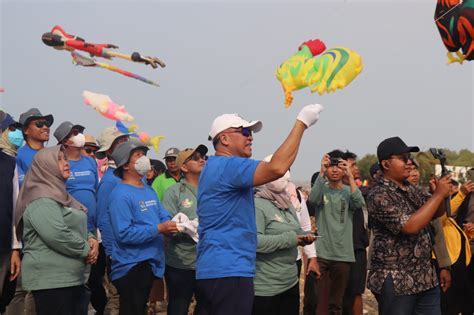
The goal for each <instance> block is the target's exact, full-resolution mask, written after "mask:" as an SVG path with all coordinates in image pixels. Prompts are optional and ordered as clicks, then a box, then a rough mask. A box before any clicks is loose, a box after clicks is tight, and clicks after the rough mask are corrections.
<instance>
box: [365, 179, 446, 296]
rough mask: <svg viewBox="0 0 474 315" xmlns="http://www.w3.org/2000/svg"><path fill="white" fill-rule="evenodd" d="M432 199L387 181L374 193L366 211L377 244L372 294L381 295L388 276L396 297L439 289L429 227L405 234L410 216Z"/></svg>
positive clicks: (372, 261)
mask: <svg viewBox="0 0 474 315" xmlns="http://www.w3.org/2000/svg"><path fill="white" fill-rule="evenodd" d="M429 197H430V195H429V194H427V193H425V192H423V191H422V190H421V189H419V188H418V187H415V186H411V185H408V186H405V187H404V188H403V189H402V188H400V187H398V186H397V185H396V184H395V183H394V182H392V181H390V180H387V179H384V178H381V179H380V180H379V181H378V182H377V183H376V184H375V185H374V186H373V188H372V189H371V191H370V193H369V195H368V197H367V207H368V211H369V224H370V227H371V228H372V231H373V235H374V241H373V248H372V255H371V269H370V272H369V278H368V281H367V287H368V288H369V289H370V290H371V291H372V292H374V293H380V292H381V290H382V286H383V284H384V281H385V279H386V278H387V277H388V276H389V275H391V276H392V279H393V284H394V287H395V295H408V294H416V293H419V292H423V291H426V290H429V289H431V288H433V287H436V286H437V285H438V278H437V276H436V271H435V268H434V266H433V263H432V260H431V252H432V242H431V237H430V233H429V229H428V227H425V228H423V229H422V230H421V231H420V232H418V233H417V234H413V235H408V234H404V233H403V232H402V229H403V226H404V225H405V224H406V223H407V221H408V220H409V219H410V217H411V215H412V214H413V213H414V212H416V211H417V210H418V209H419V208H421V207H422V206H423V204H424V203H425V202H426V201H427V200H428V199H429Z"/></svg>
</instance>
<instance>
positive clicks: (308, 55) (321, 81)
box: [276, 39, 363, 107]
mask: <svg viewBox="0 0 474 315" xmlns="http://www.w3.org/2000/svg"><path fill="white" fill-rule="evenodd" d="M320 54H321V55H320ZM318 55H320V56H318ZM314 56H318V57H316V58H313V57H314ZM362 67H363V66H362V58H361V56H360V55H359V54H358V53H356V52H354V51H353V50H351V49H349V48H345V47H335V48H332V49H329V50H326V45H324V43H323V42H322V41H320V40H318V39H316V40H310V41H307V42H304V43H303V44H302V45H301V46H300V48H299V51H298V52H297V53H295V54H294V55H293V56H291V57H290V58H289V59H288V60H286V61H285V62H283V63H282V64H281V65H280V67H279V68H278V69H277V71H276V77H277V79H278V80H279V81H280V82H281V84H282V87H283V91H284V92H285V107H290V106H291V103H292V101H293V95H292V92H293V91H296V90H300V89H303V88H306V87H311V92H316V91H317V92H318V93H319V94H320V95H321V94H323V93H324V92H327V93H330V92H334V91H336V89H343V88H344V87H346V86H347V85H348V84H349V83H351V82H352V80H354V79H355V77H357V75H359V73H360V72H361V71H362Z"/></svg>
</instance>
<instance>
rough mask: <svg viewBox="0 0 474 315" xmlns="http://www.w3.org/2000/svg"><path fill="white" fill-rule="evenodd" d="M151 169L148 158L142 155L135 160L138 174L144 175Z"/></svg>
mask: <svg viewBox="0 0 474 315" xmlns="http://www.w3.org/2000/svg"><path fill="white" fill-rule="evenodd" d="M150 170H151V163H150V159H149V158H147V157H146V156H144V155H142V156H140V158H139V159H138V160H136V161H135V171H137V173H138V174H140V175H142V176H145V175H146V173H147V172H148V171H150Z"/></svg>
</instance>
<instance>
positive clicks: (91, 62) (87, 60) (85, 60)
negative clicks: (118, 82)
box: [71, 51, 160, 86]
mask: <svg viewBox="0 0 474 315" xmlns="http://www.w3.org/2000/svg"><path fill="white" fill-rule="evenodd" d="M71 56H72V62H73V63H74V64H75V65H79V66H84V67H99V68H103V69H107V70H110V71H114V72H117V73H120V74H122V75H124V76H127V77H130V78H133V79H137V80H140V81H142V82H145V83H148V84H151V85H155V86H160V85H159V84H158V83H156V82H153V81H151V80H148V79H147V78H144V77H142V76H139V75H138V74H135V73H131V72H128V71H125V70H122V69H120V68H117V67H114V66H112V65H109V64H107V63H102V62H97V61H96V60H95V59H94V58H91V57H86V56H84V55H81V54H79V53H77V52H75V51H73V52H71Z"/></svg>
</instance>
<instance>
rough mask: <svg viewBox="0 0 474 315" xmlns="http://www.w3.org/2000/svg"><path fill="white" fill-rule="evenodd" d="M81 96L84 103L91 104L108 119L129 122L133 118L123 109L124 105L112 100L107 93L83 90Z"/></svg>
mask: <svg viewBox="0 0 474 315" xmlns="http://www.w3.org/2000/svg"><path fill="white" fill-rule="evenodd" d="M82 96H83V97H84V101H85V103H86V105H89V106H91V107H92V108H93V109H95V110H96V111H97V112H99V113H100V114H101V115H102V116H104V117H106V118H108V119H112V120H120V121H127V122H131V121H133V119H134V118H133V116H132V115H130V114H129V113H128V112H127V111H126V110H125V106H122V105H119V104H117V103H115V102H113V101H112V100H111V99H110V97H109V96H107V95H104V94H98V93H93V92H89V91H84V92H83V93H82Z"/></svg>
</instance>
